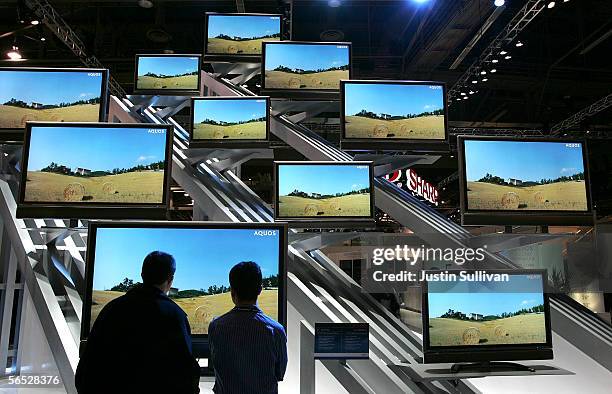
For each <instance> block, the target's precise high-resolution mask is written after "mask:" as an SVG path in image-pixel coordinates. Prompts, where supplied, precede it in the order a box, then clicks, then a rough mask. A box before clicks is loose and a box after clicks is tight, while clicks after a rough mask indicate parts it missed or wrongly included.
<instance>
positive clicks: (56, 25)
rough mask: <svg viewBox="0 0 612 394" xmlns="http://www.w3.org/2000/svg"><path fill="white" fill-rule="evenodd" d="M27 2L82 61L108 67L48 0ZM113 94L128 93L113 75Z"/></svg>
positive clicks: (85, 63)
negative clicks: (90, 51) (86, 48)
mask: <svg viewBox="0 0 612 394" xmlns="http://www.w3.org/2000/svg"><path fill="white" fill-rule="evenodd" d="M25 4H26V5H27V6H28V7H29V8H30V9H31V10H32V11H33V12H34V14H36V16H37V17H39V18H40V19H41V21H42V23H44V24H45V25H46V26H47V27H48V28H49V29H51V31H52V32H53V34H55V36H56V37H57V38H59V39H60V40H61V41H62V42H63V43H64V44H66V45H67V46H68V48H70V50H71V51H72V52H73V53H74V54H75V55H76V56H78V58H79V59H80V60H81V62H82V63H83V64H84V65H86V66H87V67H95V68H106V67H104V66H103V65H102V63H100V61H99V60H98V58H97V57H95V56H93V55H88V54H87V52H86V51H85V44H83V41H81V39H80V38H79V36H78V35H77V34H76V33H75V32H74V31H73V30H72V29H71V28H70V26H68V24H67V23H66V21H65V20H64V18H62V16H61V15H60V14H59V13H58V12H57V11H56V10H55V8H53V6H52V5H51V4H50V3H49V2H48V1H46V0H25ZM109 87H110V92H111V94H113V95H115V96H118V97H125V96H126V95H127V94H126V92H125V90H123V88H122V87H121V85H119V83H118V82H117V81H116V80H115V79H113V77H112V76H111V77H110V78H109Z"/></svg>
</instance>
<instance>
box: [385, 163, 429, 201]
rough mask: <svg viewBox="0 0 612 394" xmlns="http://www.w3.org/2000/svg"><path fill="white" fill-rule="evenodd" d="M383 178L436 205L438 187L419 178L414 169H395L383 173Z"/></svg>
mask: <svg viewBox="0 0 612 394" xmlns="http://www.w3.org/2000/svg"><path fill="white" fill-rule="evenodd" d="M385 178H386V179H387V180H388V181H389V182H393V183H395V185H396V186H398V187H401V188H403V189H407V190H409V191H410V192H412V193H414V194H416V195H417V196H420V197H423V198H424V199H425V200H427V201H429V202H430V203H432V204H434V205H438V189H436V187H435V186H434V185H432V184H431V183H429V182H427V181H426V180H425V179H423V178H421V177H420V176H419V175H418V174H417V173H416V171H414V170H412V169H410V168H409V169H407V170H397V171H394V172H393V173H391V174H389V175H385Z"/></svg>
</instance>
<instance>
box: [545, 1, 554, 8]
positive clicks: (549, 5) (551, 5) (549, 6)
mask: <svg viewBox="0 0 612 394" xmlns="http://www.w3.org/2000/svg"><path fill="white" fill-rule="evenodd" d="M554 6H555V2H554V1H551V2H550V3H548V5H547V6H546V7H548V8H553V7H554Z"/></svg>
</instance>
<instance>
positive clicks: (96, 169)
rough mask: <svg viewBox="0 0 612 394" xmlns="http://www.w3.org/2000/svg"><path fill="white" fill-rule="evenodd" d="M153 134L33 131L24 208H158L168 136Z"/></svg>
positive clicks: (78, 129) (140, 131)
mask: <svg viewBox="0 0 612 394" xmlns="http://www.w3.org/2000/svg"><path fill="white" fill-rule="evenodd" d="M154 131H155V132H154V133H153V132H151V130H150V129H147V128H121V127H104V128H101V127H100V128H98V127H61V126H59V127H32V133H31V137H30V150H29V155H28V168H27V180H26V184H25V197H24V200H25V202H31V203H54V202H59V203H85V204H87V203H116V204H121V203H128V204H129V203H134V204H161V203H162V200H163V190H164V171H165V151H166V135H165V130H164V129H155V130H154ZM160 132H161V133H160Z"/></svg>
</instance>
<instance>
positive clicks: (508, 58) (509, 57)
mask: <svg viewBox="0 0 612 394" xmlns="http://www.w3.org/2000/svg"><path fill="white" fill-rule="evenodd" d="M504 59H506V60H510V59H512V56H510V55H508V56H506V57H505V58H504Z"/></svg>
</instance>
